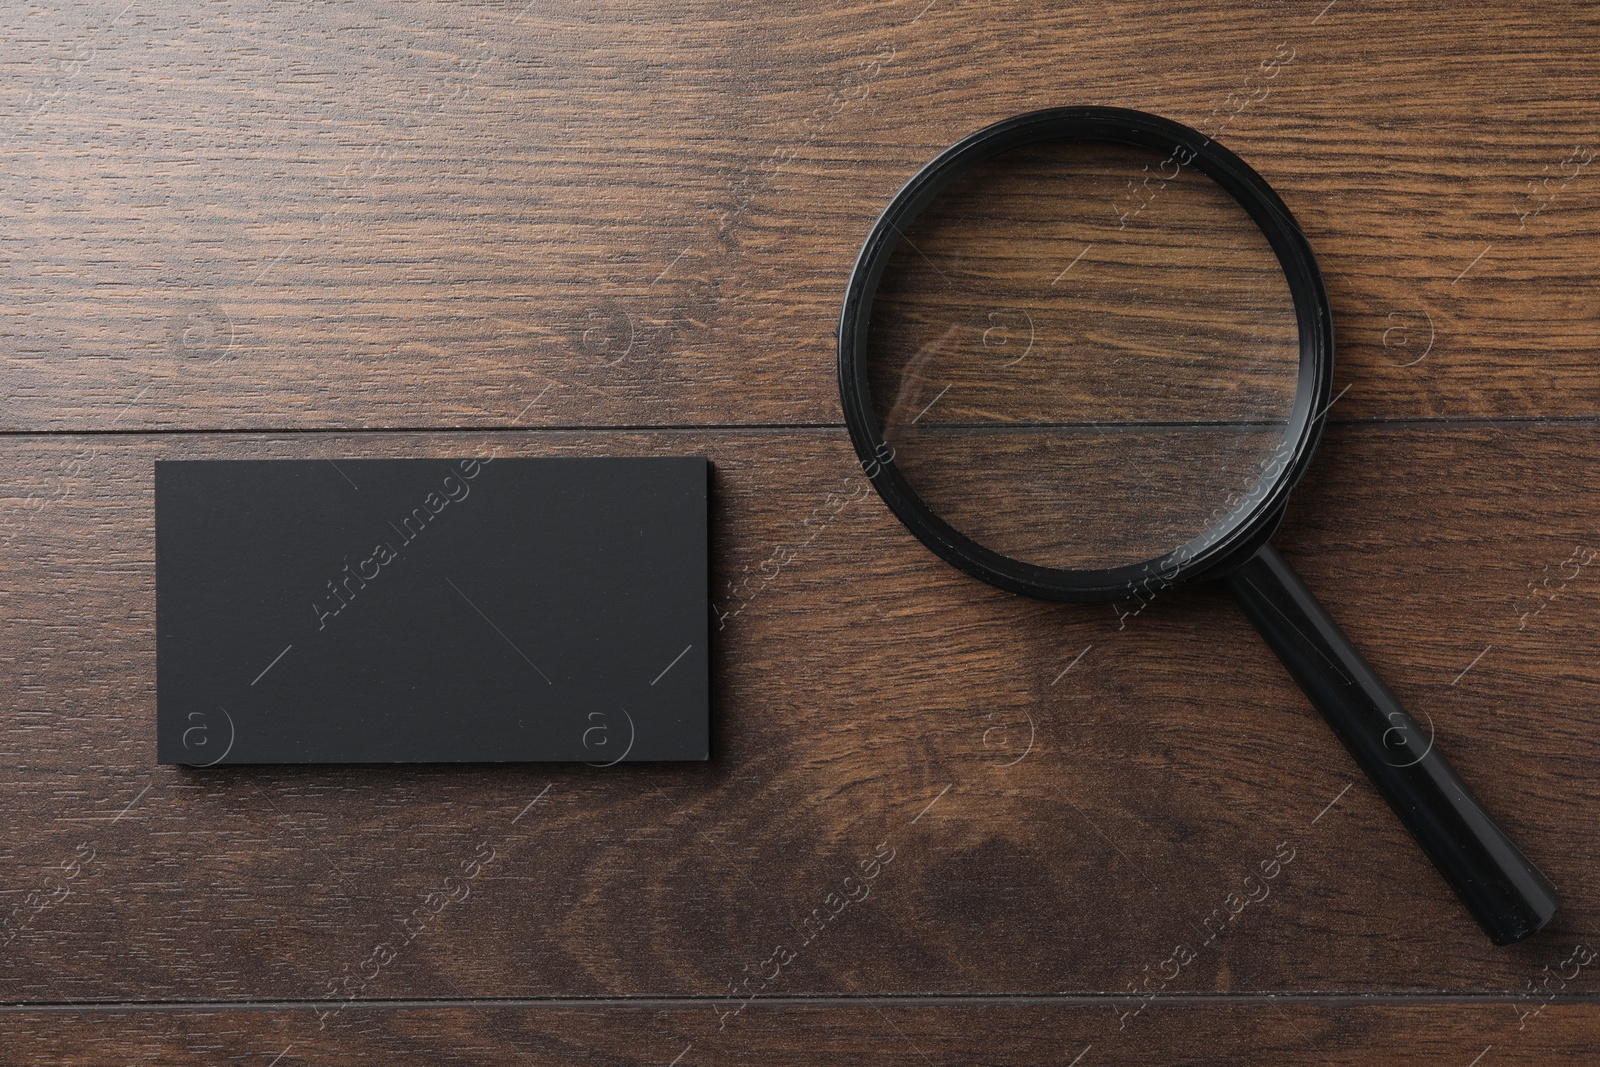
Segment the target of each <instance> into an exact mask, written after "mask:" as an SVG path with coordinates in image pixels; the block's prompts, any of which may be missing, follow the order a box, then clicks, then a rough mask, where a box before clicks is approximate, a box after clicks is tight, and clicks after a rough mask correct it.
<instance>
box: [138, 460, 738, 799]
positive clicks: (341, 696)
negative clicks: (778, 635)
mask: <svg viewBox="0 0 1600 1067" xmlns="http://www.w3.org/2000/svg"><path fill="white" fill-rule="evenodd" d="M709 470H710V465H709V463H708V461H707V460H705V459H703V458H618V459H566V458H563V459H492V458H486V457H478V458H469V459H448V460H447V459H339V460H201V461H161V462H157V463H156V470H155V482H156V692H157V734H158V743H157V755H158V758H159V760H160V762H162V763H176V764H188V765H191V766H205V767H211V766H218V765H225V764H236V763H395V762H400V763H421V762H428V763H432V762H490V761H547V760H550V761H584V762H588V763H595V764H611V763H617V762H621V761H623V760H628V761H640V760H704V759H706V758H707V757H708V746H709V704H710V680H709V671H710V667H709V663H710V661H709V656H708V652H709V649H708V642H709V636H710V627H709V605H708V602H707V597H708V575H707V566H708V561H707V510H706V492H707V482H708V479H709Z"/></svg>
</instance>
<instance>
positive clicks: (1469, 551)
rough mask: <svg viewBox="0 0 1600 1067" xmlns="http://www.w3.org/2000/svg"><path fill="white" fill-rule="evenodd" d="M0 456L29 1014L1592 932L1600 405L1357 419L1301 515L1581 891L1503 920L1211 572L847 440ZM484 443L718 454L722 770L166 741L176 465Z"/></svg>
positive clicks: (669, 439) (1246, 961)
mask: <svg viewBox="0 0 1600 1067" xmlns="http://www.w3.org/2000/svg"><path fill="white" fill-rule="evenodd" d="M7 447H8V448H9V450H10V459H11V471H12V480H13V483H14V485H15V486H16V487H17V488H14V489H13V490H11V492H12V494H13V495H12V496H11V497H10V498H9V499H6V500H4V501H0V507H3V509H4V512H3V513H4V514H5V516H6V518H7V525H6V526H5V527H4V528H3V529H0V536H3V537H5V539H6V540H5V542H4V544H3V545H0V561H3V562H0V567H3V571H0V579H3V582H4V587H5V588H6V590H7V611H6V612H5V613H4V618H3V619H0V665H3V667H0V669H3V670H4V671H5V672H6V675H7V677H8V678H10V679H11V683H12V689H11V696H10V699H9V700H8V702H7V707H6V710H5V712H4V714H3V716H0V776H3V778H4V781H3V782H0V788H3V795H4V796H5V797H6V798H7V800H6V805H5V807H6V812H7V820H8V822H7V825H8V827H10V829H9V831H8V833H7V834H6V835H5V837H4V839H3V843H0V870H4V871H5V872H6V873H5V876H4V881H3V885H0V893H3V899H0V905H3V907H4V913H5V915H7V916H9V918H7V919H6V920H5V921H6V922H7V923H8V924H9V925H8V926H7V933H6V934H5V935H3V936H4V937H5V938H6V943H5V945H4V948H3V953H0V989H3V990H4V993H3V994H0V1000H4V1001H10V1002H17V1001H20V1002H47V1001H48V1002H54V1001H65V1000H78V999H83V998H95V999H112V1000H118V1001H140V1000H146V999H163V1000H166V999H179V1000H217V999H221V1000H233V999H245V1000H259V999H269V1000H271V999H283V998H287V999H309V998H319V997H338V998H346V997H353V998H357V999H361V1000H370V999H374V998H385V999H387V998H412V997H531V996H539V997H543V996H634V995H693V996H699V997H730V996H731V997H742V996H744V995H745V994H746V993H747V992H748V991H749V990H750V989H752V988H755V987H758V986H760V983H761V982H763V981H765V982H766V985H765V986H764V987H761V989H760V991H761V994H762V995H763V996H773V995H799V994H807V995H809V994H825V995H842V994H883V993H906V994H950V995H954V994H1012V993H1061V992H1072V993H1090V994H1119V993H1127V992H1128V991H1129V990H1134V991H1138V990H1140V989H1141V988H1142V987H1143V986H1142V983H1143V982H1144V981H1145V979H1147V978H1149V977H1150V976H1151V975H1159V974H1161V972H1162V971H1163V970H1169V971H1170V970H1171V968H1172V967H1173V966H1174V964H1173V963H1172V962H1169V961H1172V960H1174V959H1175V954H1179V949H1180V948H1181V949H1182V953H1181V954H1184V955H1186V954H1188V953H1192V954H1193V957H1194V958H1193V959H1192V961H1189V962H1188V963H1186V964H1185V965H1184V966H1182V967H1180V968H1178V973H1177V974H1176V976H1174V977H1171V978H1170V979H1167V980H1166V988H1165V991H1166V992H1196V991H1201V992H1258V991H1262V992H1271V993H1293V992H1305V991H1324V992H1327V991H1353V990H1366V991H1373V992H1390V993H1399V992H1430V991H1441V990H1442V991H1452V992H1458V993H1469V992H1470V993H1505V992H1507V991H1510V992H1524V991H1526V990H1527V989H1528V988H1529V983H1537V982H1538V981H1540V980H1541V976H1543V975H1547V974H1548V973H1550V972H1549V971H1547V970H1545V969H1546V968H1549V969H1551V970H1559V969H1560V966H1561V964H1562V962H1563V961H1564V960H1567V959H1568V958H1569V957H1570V955H1571V953H1573V952H1574V950H1575V949H1574V946H1576V945H1579V944H1587V945H1593V944H1594V943H1595V941H1596V940H1600V937H1597V933H1600V896H1597V892H1596V888H1595V885H1594V880H1593V872H1594V870H1595V869H1596V862H1595V861H1596V855H1595V849H1596V845H1595V842H1594V839H1593V834H1592V833H1591V832H1590V827H1592V826H1593V824H1594V820H1595V817H1596V814H1597V813H1600V785H1597V784H1596V782H1595V780H1594V777H1593V775H1592V774H1589V773H1588V768H1590V767H1591V766H1592V765H1593V761H1594V760H1595V759H1596V758H1597V757H1600V751H1597V749H1600V729H1597V728H1596V726H1595V725H1594V723H1593V721H1592V716H1590V715H1589V714H1588V708H1589V706H1590V704H1591V703H1592V699H1591V697H1592V695H1593V692H1594V689H1595V686H1596V683H1597V681H1600V675H1597V671H1600V667H1597V665H1596V661H1595V657H1594V654H1593V652H1594V644H1593V636H1592V633H1591V631H1590V629H1589V628H1588V627H1587V626H1586V625H1585V623H1584V620H1585V618H1586V617H1587V615H1588V614H1589V612H1590V611H1591V610H1592V609H1593V607H1594V605H1595V602H1596V601H1595V598H1596V596H1600V592H1597V590H1600V585H1596V584H1595V582H1594V579H1595V575H1596V571H1595V564H1596V562H1597V559H1596V556H1595V555H1594V549H1595V546H1597V545H1600V531H1597V530H1596V527H1595V525H1594V519H1593V516H1594V515H1595V514H1596V511H1597V504H1600V501H1597V499H1596V493H1597V490H1596V487H1595V484H1594V480H1593V479H1592V478H1591V477H1590V476H1589V471H1590V470H1591V468H1592V466H1593V464H1594V463H1595V462H1596V460H1597V458H1600V456H1597V448H1600V446H1597V444H1596V438H1595V435H1594V433H1593V426H1592V425H1591V424H1587V423H1585V424H1576V425H1573V424H1546V425H1528V424H1506V425H1503V426H1500V425H1485V426H1448V427H1440V426H1438V425H1432V424H1418V425H1395V426H1376V425H1356V426H1341V427H1336V428H1334V429H1333V430H1332V431H1331V433H1330V435H1329V440H1328V441H1327V443H1326V445H1325V447H1324V451H1323V452H1322V454H1320V455H1319V457H1318V460H1317V463H1316V465H1315V466H1314V467H1313V470H1312V475H1311V477H1310V478H1309V480H1308V482H1307V483H1306V484H1305V485H1304V486H1303V487H1302V489H1301V490H1300V492H1299V495H1298V496H1297V498H1296V500H1295V501H1294V503H1293V505H1292V508H1291V515H1290V518H1289V522H1288V524H1287V526H1286V528H1285V530H1284V531H1283V533H1282V534H1281V536H1280V539H1279V543H1280V545H1281V547H1282V548H1283V549H1284V551H1285V553H1286V554H1287V555H1288V556H1289V557H1290V558H1291V559H1292V560H1293V561H1294V562H1295V563H1296V565H1297V566H1299V567H1300V568H1301V569H1302V571H1303V573H1304V575H1305V578H1306V580H1307V582H1308V583H1309V584H1310V585H1311V586H1312V588H1314V589H1316V590H1317V591H1318V592H1319V594H1320V595H1321V596H1323V597H1324V599H1325V602H1326V603H1327V605H1328V607H1329V609H1330V611H1331V612H1332V613H1333V614H1334V615H1335V616H1336V617H1337V618H1339V619H1340V620H1341V621H1342V622H1343V623H1344V625H1345V626H1346V628H1347V629H1348V630H1349V632H1350V633H1351V635H1352V636H1353V637H1354V638H1355V639H1356V641H1357V642H1358V644H1360V645H1361V646H1362V647H1363V648H1364V649H1366V651H1367V652H1368V654H1369V656H1370V658H1371V659H1372V660H1373V662H1374V663H1375V664H1377V665H1378V666H1379V667H1380V668H1381V669H1382V670H1383V671H1384V673H1385V674H1386V676H1387V679H1388V681H1389V682H1390V684H1391V686H1392V687H1393V688H1394V689H1395V690H1396V692H1397V693H1399V694H1400V695H1401V697H1402V698H1403V699H1405V700H1406V701H1407V702H1408V703H1410V704H1411V706H1412V710H1413V711H1414V712H1415V713H1416V714H1417V715H1418V716H1419V718H1423V717H1425V718H1426V720H1427V721H1430V722H1431V723H1432V724H1433V727H1434V728H1435V729H1436V731H1437V738H1438V744H1439V746H1440V747H1441V748H1442V749H1443V750H1444V751H1445V752H1446V753H1447V754H1448V755H1449V756H1450V757H1451V758H1452V759H1453V760H1454V761H1455V762H1456V763H1457V766H1458V768H1459V769H1460V771H1461V772H1462V774H1463V776H1464V777H1465V778H1467V780H1468V781H1469V782H1471V783H1472V784H1473V785H1474V787H1475V788H1476V789H1477V791H1478V792H1479V794H1480V796H1481V797H1482V799H1483V800H1484V802H1485V804H1486V805H1487V806H1488V808H1489V809H1490V810H1491V811H1493V812H1495V813H1496V814H1497V815H1499V816H1500V817H1501V818H1502V819H1503V821H1504V822H1505V824H1506V825H1507V827H1508V828H1509V829H1510V830H1511V832H1512V833H1513V835H1514V836H1515V837H1516V838H1517V839H1518V840H1519V841H1520V842H1521V843H1522V845H1523V847H1524V848H1525V849H1526V851H1527V852H1528V854H1529V855H1530V857H1532V858H1533V859H1534V860H1535V862H1537V863H1538V864H1539V865H1540V866H1541V867H1542V868H1543V869H1544V870H1545V871H1546V873H1547V874H1548V875H1549V876H1550V878H1551V879H1552V881H1553V882H1554V883H1555V884H1556V886H1557V887H1558V888H1559V889H1560V890H1561V891H1562V893H1563V895H1564V900H1565V905H1564V908H1563V910H1562V912H1561V913H1559V914H1558V916H1557V918H1556V920H1555V924H1554V926H1553V927H1552V929H1551V930H1550V931H1549V932H1548V933H1546V934H1544V935H1541V936H1540V937H1538V938H1535V939H1533V940H1532V941H1531V942H1530V943H1527V944H1524V945H1521V946H1518V947H1515V948H1511V949H1496V948H1493V947H1492V946H1491V945H1490V944H1489V943H1488V941H1487V940H1486V939H1485V938H1483V936H1482V935H1481V934H1480V933H1479V932H1478V931H1477V930H1476V929H1475V928H1474V927H1473V926H1472V925H1471V923H1470V922H1469V920H1467V918H1466V917H1465V916H1464V914H1463V913H1462V912H1461V911H1460V910H1459V908H1458V907H1457V906H1456V905H1455V903H1454V902H1453V901H1452V900H1451V899H1450V898H1449V897H1448V894H1447V890H1446V889H1445V887H1444V886H1443V884H1442V883H1441V882H1440V881H1439V879H1438V878H1437V876H1436V875H1435V874H1434V873H1433V872H1432V870H1431V868H1430V867H1429V866H1428V865H1427V863H1426V861H1425V860H1424V859H1423V858H1422V857H1421V856H1420V855H1419V854H1418V852H1417V851H1416V849H1415V848H1414V847H1412V845H1411V843H1410V842H1409V840H1408V839H1407V838H1406V837H1405V835H1404V833H1403V831H1402V830H1400V828H1399V827H1398V825H1397V824H1396V821H1395V820H1394V819H1393V817H1392V815H1391V814H1390V813H1389V812H1388V811H1387V809H1386V808H1384V806H1383V805H1382V803H1381V802H1380V801H1379V800H1378V798H1377V797H1376V795H1375V794H1374V793H1373V792H1372V790H1371V789H1370V788H1369V787H1368V786H1367V785H1366V783H1365V781H1364V780H1363V779H1361V778H1360V776H1359V774H1358V772H1357V771H1356V769H1355V767H1354V766H1353V764H1352V762H1351V761H1350V760H1349V759H1348V758H1347V757H1346V756H1345V755H1344V753H1343V752H1342V751H1341V750H1340V749H1339V748H1338V746H1337V744H1336V742H1335V741H1334V740H1333V739H1332V737H1331V735H1330V734H1329V733H1328V731H1327V730H1326V729H1325V728H1324V727H1323V726H1322V724H1321V723H1320V722H1318V721H1317V720H1316V718H1315V716H1314V713H1313V712H1312V711H1311V710H1310V708H1309V707H1308V705H1307V703H1306V701H1305V700H1304V698H1303V696H1302V695H1301V694H1300V693H1299V692H1298V691H1297V690H1295V689H1294V688H1293V686H1292V684H1291V683H1290V681H1289V680H1288V678H1287V676H1286V675H1285V674H1284V672H1283V671H1282V669H1281V668H1280V667H1279V666H1278V665H1277V664H1276V663H1275V662H1274V661H1273V660H1272V658H1271V656H1270V654H1269V653H1268V652H1267V651H1266V649H1265V648H1264V647H1263V646H1262V645H1261V644H1260V642H1259V641H1258V640H1257V638H1256V637H1255V635H1254V634H1253V632H1252V631H1251V630H1250V627H1249V625H1248V624H1247V623H1246V622H1245V621H1244V619H1243V618H1242V616H1241V615H1240V613H1239V612H1238V611H1237V610H1236V608H1235V607H1234V606H1233V605H1232V604H1231V603H1229V602H1228V601H1227V600H1226V598H1225V596H1224V595H1223V594H1222V593H1221V591H1220V590H1218V589H1214V588H1196V589H1189V590H1182V591H1175V592H1172V593H1171V594H1169V595H1165V596H1161V597H1158V598H1156V599H1155V600H1153V601H1151V602H1149V603H1148V604H1139V603H1137V602H1134V603H1129V604H1123V605H1118V606H1115V607H1111V606H1106V607H1099V608H1091V607H1080V606H1071V605H1051V604H1044V603H1039V602H1034V601H1029V600H1026V599H1023V598H1017V597H1012V596H1009V595H1006V594H1002V593H1000V592H998V591H996V590H993V589H990V588H988V587H986V586H984V585H982V584H981V583H978V582H975V581H972V580H970V579H967V578H965V577H964V576H962V575H960V574H958V573H956V572H954V571H953V570H952V569H950V568H948V567H946V566H945V565H944V564H942V563H940V562H939V561H938V560H936V559H935V558H934V557H933V556H932V555H931V554H930V553H928V552H927V551H926V550H925V549H923V548H922V547H921V546H920V544H918V543H917V542H916V541H915V540H914V539H913V538H911V536H910V535H909V534H907V533H906V532H905V531H904V530H903V529H902V528H901V527H900V526H899V525H898V524H897V523H896V522H895V521H894V519H893V518H892V517H891V516H890V515H889V514H888V512H887V511H886V509H885V508H883V506H882V505H881V503H880V502H879V501H878V500H877V498H876V497H875V496H874V495H871V494H870V492H869V490H868V489H867V487H866V484H865V483H864V481H863V480H862V477H861V474H860V471H859V468H858V467H857V466H856V465H855V463H854V459H853V456H852V453H851V451H850V449H849V446H848V444H847V442H846V441H845V440H844V439H843V435H842V433H841V432H840V431H838V430H836V429H824V430H809V431H808V430H788V431H736V430H722V431H715V432H706V431H651V432H629V433H613V432H602V431H581V432H566V431H536V432H527V431H519V432H497V433H482V434H480V433H448V434H418V433H405V434H388V433H368V434H353V435H351V434H260V435H255V434H247V435H213V434H153V435H138V434H128V435H124V434H113V435H92V436H74V435H38V436H22V437H13V438H12V439H10V441H9V443H8V446H7ZM493 448H500V449H501V450H502V451H501V454H504V455H573V454H578V455H592V454H662V453H671V454H704V455H708V456H710V457H711V458H712V460H713V461H714V463H715V470H716V474H715V480H714V498H715V504H714V520H713V522H714V525H713V531H714V534H713V536H714V539H715V540H714V544H715V554H714V574H715V583H714V588H713V595H714V597H715V600H716V604H717V609H718V620H717V623H718V629H717V633H716V647H715V648H714V650H713V663H714V668H713V669H714V671H715V675H714V679H715V680H714V687H713V692H714V694H715V696H714V699H715V701H716V706H715V711H714V724H713V729H714V738H713V746H714V747H713V751H714V758H713V760H712V762H711V763H709V764H706V765H694V766H639V767H632V766H630V767H627V768H625V769H612V770H609V771H606V770H599V769H594V768H588V767H541V766H525V767H485V768H469V769H460V768H426V769H420V770H419V769H413V768H383V767H366V768H331V769H324V768H294V769H285V768H237V769H228V770H226V771H221V772H199V771H190V770H183V769H179V768H173V767H158V766H156V765H155V762H154V761H155V750H154V715H155V709H154V673H153V672H154V638H153V631H152V627H153V617H152V616H153V607H154V575H153V573H152V566H153V562H152V561H153V542H152V536H153V534H152V531H153V526H152V522H153V516H152V504H153V497H152V470H153V461H154V460H155V459H157V458H201V457H236V458H244V457H270V456H288V457H312V458H316V457H326V458H338V457H342V456H398V455H443V456H453V455H471V454H474V453H478V452H483V451H487V450H490V449H493ZM23 489H27V490H28V491H31V492H33V493H34V494H35V495H34V497H33V499H32V501H28V500H26V499H25V498H24V497H23V496H20V495H17V494H20V493H21V492H22V490H23ZM240 565H241V566H249V561H248V560H241V561H240ZM441 669H446V668H444V667H442V668H441ZM1252 897H1254V898H1256V899H1255V900H1253V901H1251V900H1250V898H1252ZM1247 901H1249V902H1247ZM791 957H792V958H791ZM774 968H776V970H777V973H776V974H773V973H772V972H773V969H774ZM763 972H765V976H764V977H753V976H762V975H763ZM1594 975H1595V970H1594V969H1593V968H1588V969H1583V970H1582V973H1581V975H1579V976H1577V977H1576V978H1575V979H1574V981H1573V982H1572V983H1571V991H1572V992H1577V993H1584V994H1588V993H1592V992H1593V991H1594V989H1595V988H1596V987H1595V985H1594ZM747 982H748V983H750V985H748V986H747V985H745V983H747ZM1159 984H1160V981H1158V980H1152V983H1151V985H1152V987H1153V986H1155V985H1159ZM1535 988H1537V986H1535ZM702 1010H704V1011H707V1012H709V1009H702ZM152 1025H154V1024H152ZM1086 1040H1088V1039H1087V1038H1086ZM669 1051H671V1050H669ZM652 1054H654V1053H652Z"/></svg>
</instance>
